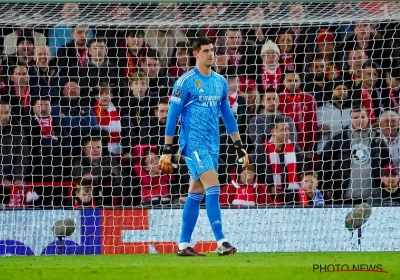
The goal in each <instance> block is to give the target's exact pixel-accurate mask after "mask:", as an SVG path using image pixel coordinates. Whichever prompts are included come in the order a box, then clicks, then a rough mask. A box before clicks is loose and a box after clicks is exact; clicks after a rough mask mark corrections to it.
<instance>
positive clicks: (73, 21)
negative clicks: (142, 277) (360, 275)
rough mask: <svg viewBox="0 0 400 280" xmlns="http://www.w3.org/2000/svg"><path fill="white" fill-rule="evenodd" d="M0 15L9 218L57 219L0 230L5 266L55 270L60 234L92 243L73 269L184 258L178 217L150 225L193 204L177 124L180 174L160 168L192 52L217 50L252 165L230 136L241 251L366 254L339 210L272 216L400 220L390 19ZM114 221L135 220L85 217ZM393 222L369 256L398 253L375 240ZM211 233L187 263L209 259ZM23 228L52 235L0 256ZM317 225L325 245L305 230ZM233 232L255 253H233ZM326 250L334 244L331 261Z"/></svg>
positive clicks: (319, 14) (171, 12) (376, 6)
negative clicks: (92, 261) (39, 258)
mask: <svg viewBox="0 0 400 280" xmlns="http://www.w3.org/2000/svg"><path fill="white" fill-rule="evenodd" d="M0 15H1V16H0V26H1V30H2V36H1V38H0V42H1V45H2V59H1V62H2V69H1V76H0V85H1V86H0V100H1V105H0V121H1V124H0V125H1V126H0V149H1V153H0V184H1V185H2V187H1V188H0V199H1V201H0V204H2V205H3V207H4V208H5V209H15V208H35V209H42V208H51V209H64V210H60V211H58V210H57V211H53V212H51V214H49V212H47V211H44V213H45V214H43V215H44V216H46V217H48V219H47V218H46V224H45V225H44V224H41V223H40V222H38V220H37V219H38V217H40V216H42V214H41V213H42V212H40V211H41V210H40V211H39V210H38V211H39V212H34V211H32V212H29V211H21V212H18V211H15V212H12V213H13V214H12V218H10V217H9V216H8V214H7V213H9V212H7V211H6V212H3V213H1V214H0V255H1V254H3V253H4V254H8V253H9V254H14V253H15V254H19V253H18V252H25V254H28V252H29V254H31V252H32V254H40V253H44V254H53V253H57V252H56V251H57V250H58V249H57V248H56V247H55V245H54V244H53V245H51V246H48V247H47V248H46V249H44V248H45V246H46V245H47V244H49V243H50V242H51V239H52V233H51V232H49V231H50V227H51V226H52V225H53V223H54V222H55V221H56V220H60V219H66V218H68V219H73V220H75V222H76V223H77V224H76V226H77V227H78V228H79V227H81V229H82V230H83V231H82V230H81V238H82V237H83V239H79V235H77V233H75V234H74V235H72V237H71V239H70V241H71V242H72V243H71V244H69V245H70V247H68V248H69V249H68V248H67V249H65V250H67V251H68V250H70V251H68V252H67V251H65V252H64V251H63V252H64V253H67V254H75V253H76V254H78V253H87V254H99V253H106V254H109V253H149V252H153V251H155V252H174V251H176V249H177V248H176V246H177V245H176V243H175V241H176V240H177V239H178V234H179V230H180V227H179V226H176V225H177V224H179V222H178V221H179V220H180V215H181V212H180V211H179V210H176V211H174V210H172V212H171V210H170V211H164V210H159V212H157V211H158V210H157V208H158V207H160V206H162V207H163V208H165V207H169V208H171V207H172V208H174V207H175V208H180V207H182V205H184V203H185V201H186V200H187V195H188V189H189V182H190V174H189V168H188V166H187V165H186V163H185V159H184V158H183V157H182V156H180V155H179V154H180V153H179V148H178V139H179V136H178V133H179V124H178V125H177V131H176V136H175V137H174V142H173V143H174V145H173V150H174V155H173V157H172V159H173V160H172V161H173V167H174V168H173V174H172V175H171V176H169V175H161V174H160V170H159V169H158V167H157V164H158V161H159V156H160V154H161V151H162V148H163V146H164V135H165V129H166V128H165V124H166V118H167V115H168V111H169V106H170V105H169V100H170V98H171V95H172V88H173V86H174V84H175V83H176V81H177V80H178V78H179V77H181V76H183V75H185V73H187V72H188V71H190V70H191V69H192V68H193V67H195V63H196V61H195V58H194V55H193V50H192V47H191V46H192V43H193V42H194V41H195V39H196V38H198V37H200V36H207V37H208V38H210V39H211V40H212V41H213V44H214V45H215V63H214V66H213V69H214V70H215V71H216V72H217V73H219V74H221V75H222V76H223V77H224V78H225V79H226V80H227V82H228V94H229V97H228V99H229V104H230V107H231V111H232V112H233V114H234V116H235V118H236V120H237V123H238V126H239V132H240V134H241V140H242V142H243V144H244V148H245V149H246V150H247V152H248V153H249V157H250V167H249V168H248V169H247V170H242V168H241V167H240V166H237V162H236V151H235V149H234V148H233V146H232V141H231V139H230V137H229V135H228V134H227V133H226V129H225V127H224V126H223V125H222V122H221V126H220V128H221V137H220V140H221V145H220V155H219V159H218V161H219V165H218V174H219V181H220V184H221V196H220V203H221V205H222V206H224V207H225V208H238V207H239V208H240V207H244V208H246V209H237V210H232V209H229V211H228V210H224V213H223V214H224V215H225V217H226V222H224V225H225V223H226V227H227V230H226V231H227V232H229V235H230V236H231V239H233V240H234V241H235V242H237V243H238V244H239V245H240V246H242V247H243V248H244V251H249V252H251V251H292V250H301V251H311V250H327V251H332V250H353V249H354V248H356V245H355V243H354V242H353V241H352V240H351V239H349V237H348V236H347V235H346V234H347V233H346V231H344V230H343V218H344V215H345V214H347V212H348V211H347V210H346V209H326V208H325V209H291V210H288V209H268V208H280V207H285V208H303V207H304V208H320V207H323V206H328V208H329V207H332V206H333V207H334V208H336V207H339V208H346V207H350V206H351V207H352V206H355V205H359V204H361V203H363V202H366V203H368V204H369V205H374V206H386V207H391V206H396V205H400V190H399V189H398V185H399V176H398V172H399V166H400V152H399V151H400V146H399V145H400V144H399V143H400V141H399V140H400V139H399V133H398V129H399V123H398V113H399V112H400V107H399V102H400V73H399V43H400V42H399V39H400V34H399V31H398V24H399V20H400V18H399V15H400V3H398V2H335V3H329V2H327V3H301V2H293V3H289V2H287V3H282V2H270V3H265V4H260V3H256V2H243V3H201V2H199V3H161V4H158V3H135V4H114V3H81V4H72V3H67V4H33V3H30V4H0ZM195 85H196V86H197V87H198V88H202V82H201V81H196V83H195ZM172 98H173V97H172ZM206 117H207V116H204V118H206ZM203 203H204V200H203ZM109 207H115V208H116V209H123V207H128V208H129V209H130V208H131V207H138V208H140V210H125V211H124V210H104V211H102V212H101V213H99V212H96V211H95V210H93V209H103V208H109ZM82 208H84V209H88V210H85V211H82V213H81V212H79V213H81V214H79V213H77V212H76V211H72V210H71V209H82ZM142 208H144V209H149V210H143V209H142ZM65 209H67V210H65ZM381 209H385V208H381ZM393 209H395V208H391V210H389V211H391V213H392V214H390V218H389V216H388V215H386V216H384V215H383V214H382V213H383V212H382V211H386V210H387V209H386V210H382V211H381V210H379V211H381V212H382V213H380V212H379V211H378V210H377V212H376V213H377V214H376V215H377V217H379V218H376V219H378V220H379V219H382V223H381V224H378V222H376V221H377V220H376V219H375V220H374V221H375V222H371V224H370V228H371V230H370V231H367V232H366V235H367V236H368V238H369V239H368V243H367V245H366V250H381V249H382V248H386V249H387V248H389V249H390V250H396V249H398V245H395V244H397V243H391V244H386V243H382V242H383V241H382V240H384V239H385V238H381V237H384V236H386V235H388V236H389V235H390V234H391V232H392V231H393V230H395V229H396V226H395V225H396V221H397V219H398V218H397V216H398V215H399V213H398V212H397V211H396V210H393ZM70 210H71V212H68V211H70ZM63 211H67V212H63ZM127 211H128V212H127ZM282 211H287V212H282ZM307 211H309V212H307ZM368 211H369V210H368V209H367V210H365V209H364V208H363V210H359V212H357V213H358V214H357V215H359V216H360V215H361V216H364V215H367V216H368V217H369V215H370V212H368ZM378 212H379V213H378ZM35 213H36V214H35ZM360 213H361V214H360ZM38 215H39V216H38ZM201 215H203V216H204V217H202V218H201V220H200V221H199V224H200V226H199V229H198V231H197V232H196V233H195V236H194V239H195V240H196V241H199V242H198V244H197V245H196V246H197V247H196V246H195V249H197V250H200V251H213V250H215V246H216V244H215V243H214V242H211V241H205V240H212V238H211V231H210V229H209V228H208V221H206V218H205V213H203V214H201ZM355 215H356V214H355ZM26 216H28V217H29V218H28V220H29V226H27V227H26V228H31V229H32V228H34V229H37V228H40V227H43V228H46V229H45V231H43V232H41V233H36V232H34V233H33V232H28V231H29V230H26V231H24V230H22V231H21V230H20V231H19V233H18V234H17V236H16V237H12V238H17V239H18V238H21V240H20V241H21V242H23V243H24V244H25V245H26V246H28V247H29V246H30V247H29V248H30V249H31V251H29V250H28V249H27V248H26V247H18V246H17V247H15V248H17V249H15V248H14V247H12V248H14V249H10V248H11V247H10V246H11V245H7V244H8V243H7V244H6V243H4V242H3V243H1V242H2V241H1V240H6V239H9V238H11V236H9V235H10V234H11V233H10V232H13V230H12V229H11V230H10V229H9V228H7V227H6V225H10V224H12V225H13V226H14V227H18V224H20V223H21V222H22V220H23V217H26ZM265 216H269V217H271V220H264V217H265ZM327 216H329V217H330V218H329V219H332V217H333V221H329V222H328V221H327V219H326V217H327ZM342 216H343V217H342ZM359 216H358V217H359ZM79 217H80V218H81V219H80V220H79ZM324 217H325V218H324ZM354 217H355V216H354ZM253 218H254V219H253ZM364 218H365V216H364ZM10 219H12V221H11V220H10ZM318 219H319V220H323V223H324V225H323V226H322V228H324V229H326V232H325V233H324V234H321V235H320V236H325V237H324V239H322V238H321V239H318V238H315V234H316V232H314V229H315V228H316V227H312V228H310V227H308V226H306V225H308V224H309V222H310V220H314V221H317V220H318ZM355 219H357V217H356V218H355ZM78 220H79V222H77V221H78ZM100 223H103V224H102V225H100ZM239 224H240V225H243V228H247V229H249V230H250V232H249V233H248V234H250V238H249V237H246V238H244V239H243V238H241V237H240V236H245V235H243V234H242V232H241V231H242V228H241V227H239V226H236V225H239ZM293 224H296V225H304V226H300V227H296V228H295V229H293V228H292V229H291V228H290V227H292V226H293ZM149 225H150V226H149ZM351 226H352V220H351V219H350V218H349V219H347V220H346V227H348V228H349V227H350V228H351ZM83 228H85V229H86V230H87V231H88V232H87V233H83V232H84V231H85V230H84V229H83ZM266 228H277V231H281V232H282V231H284V232H287V233H290V234H289V235H286V236H285V237H279V238H278V237H277V238H278V239H279V240H278V239H277V240H276V241H277V242H276V244H284V245H282V246H280V245H279V246H278V245H277V246H276V247H274V248H269V247H268V248H267V247H265V246H264V245H263V244H266V243H268V242H265V240H261V239H260V238H259V237H257V236H258V235H257V232H259V231H263V230H265V229H266ZM321 230H322V229H321ZM376 231H380V232H381V233H382V234H376ZM89 235H93V236H95V238H94V239H90V237H88V236H89ZM277 235H279V233H277ZM35 236H36V237H37V236H42V237H44V238H43V239H42V243H43V244H39V245H38V244H37V243H35V238H36V237H35ZM116 236H117V237H118V238H120V239H121V241H116V239H118V238H115V237H116ZM152 236H155V239H153V238H152ZM310 236H314V237H313V238H311V237H310ZM327 236H330V237H329V239H333V240H335V242H333V243H330V244H325V241H324V240H325V239H326V237H327ZM253 237H254V238H253ZM257 238H258V239H257ZM374 238H379V240H375V239H374ZM22 239H23V240H22ZM252 239H254V240H258V241H255V243H254V244H248V241H249V240H252ZM305 239H307V240H309V242H302V240H305ZM18 240H19V239H18ZM79 240H81V242H83V243H84V244H81V245H78V243H79ZM82 240H84V241H82ZM118 240H119V239H118ZM154 240H156V241H154ZM274 241H275V240H274ZM336 241H337V242H336ZM76 242H78V243H76ZM100 243H101V244H100ZM4 244H6V245H4ZM13 244H14V243H13ZM14 245H15V244H14ZM2 246H3V247H2ZM21 246H22V245H21ZM32 246H34V247H32ZM74 246H75V247H74ZM80 246H81V247H80ZM82 246H83V247H82ZM4 248H5V249H4ZM56 249H57V250H56ZM2 250H3V251H2ZM10 250H11V251H10ZM13 250H14V251H13ZM15 250H20V251H18V252H17V251H15ZM21 250H22V251H21ZM24 250H25V251H24ZM43 250H44V251H43ZM10 252H11V253H10Z"/></svg>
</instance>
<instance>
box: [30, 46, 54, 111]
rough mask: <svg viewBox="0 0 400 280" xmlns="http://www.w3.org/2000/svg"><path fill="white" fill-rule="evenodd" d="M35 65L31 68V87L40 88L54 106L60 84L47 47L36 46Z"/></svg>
mask: <svg viewBox="0 0 400 280" xmlns="http://www.w3.org/2000/svg"><path fill="white" fill-rule="evenodd" d="M33 60H34V62H35V64H34V65H32V66H31V67H29V71H28V73H29V85H30V86H31V87H39V88H40V89H41V91H42V92H44V93H45V94H46V95H50V97H51V98H52V100H51V101H52V105H57V106H58V105H59V104H55V103H54V100H55V99H56V97H57V96H58V92H57V87H58V84H59V76H58V69H57V67H55V66H54V65H53V60H52V55H51V53H50V49H49V47H48V46H46V45H36V47H35V53H34V56H33Z"/></svg>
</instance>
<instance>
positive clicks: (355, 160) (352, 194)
mask: <svg viewBox="0 0 400 280" xmlns="http://www.w3.org/2000/svg"><path fill="white" fill-rule="evenodd" d="M389 161H390V158H389V150H388V148H387V146H386V144H385V141H384V140H383V139H381V138H380V137H379V135H378V133H377V132H376V131H374V130H371V128H370V126H369V124H368V115H367V110H366V109H365V108H363V107H354V108H353V109H352V112H351V125H350V126H349V127H346V128H345V129H343V131H342V132H341V133H340V134H338V135H336V136H335V137H333V138H332V140H330V141H329V142H328V143H327V144H326V145H325V148H324V151H323V155H322V170H323V175H324V176H323V179H324V180H323V181H324V187H325V188H326V189H327V192H326V193H327V198H328V199H332V201H331V202H335V203H343V204H359V203H361V202H362V201H366V202H370V200H371V197H372V191H373V190H374V189H378V188H379V187H380V184H381V179H380V175H381V174H380V168H382V167H383V166H384V165H385V164H387V163H389ZM330 184H331V188H329V186H330Z"/></svg>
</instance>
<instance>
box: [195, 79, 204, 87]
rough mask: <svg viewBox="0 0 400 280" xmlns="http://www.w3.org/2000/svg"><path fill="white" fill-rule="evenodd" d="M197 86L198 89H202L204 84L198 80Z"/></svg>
mask: <svg viewBox="0 0 400 280" xmlns="http://www.w3.org/2000/svg"><path fill="white" fill-rule="evenodd" d="M196 86H197V87H198V88H201V87H202V86H203V83H202V82H201V81H200V80H196Z"/></svg>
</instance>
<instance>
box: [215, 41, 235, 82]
mask: <svg viewBox="0 0 400 280" xmlns="http://www.w3.org/2000/svg"><path fill="white" fill-rule="evenodd" d="M231 66H232V65H231V63H230V60H229V57H228V55H227V54H226V47H217V48H216V51H215V63H214V71H215V72H217V73H218V74H220V75H222V76H224V75H226V72H227V70H228V69H229V68H231Z"/></svg>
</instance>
